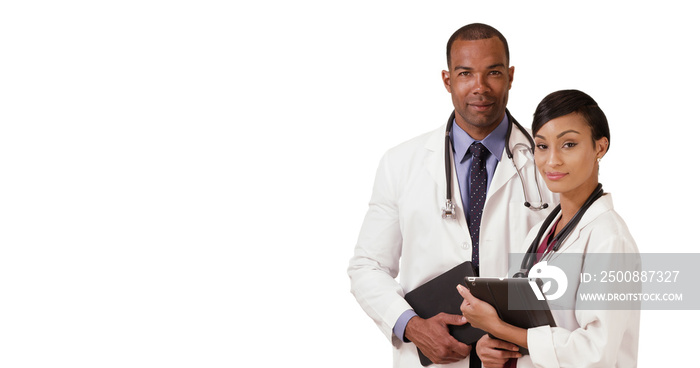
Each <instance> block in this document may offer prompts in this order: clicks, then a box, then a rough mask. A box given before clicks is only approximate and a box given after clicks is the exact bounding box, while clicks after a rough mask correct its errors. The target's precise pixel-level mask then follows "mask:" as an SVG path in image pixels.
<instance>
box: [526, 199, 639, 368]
mask: <svg viewBox="0 0 700 368" xmlns="http://www.w3.org/2000/svg"><path fill="white" fill-rule="evenodd" d="M551 226H552V225H550V228H551ZM539 228H540V225H537V226H535V228H533V229H532V231H531V232H530V234H529V235H528V237H527V240H526V241H525V242H524V243H523V244H525V245H524V247H523V249H522V251H523V252H526V251H527V247H528V246H529V245H530V243H532V241H533V239H534V238H535V236H536V235H537V231H538V230H539ZM548 231H549V229H548ZM547 233H548V232H547ZM547 233H545V234H547ZM564 253H568V254H574V255H576V256H578V255H580V256H581V257H582V261H584V262H581V263H579V265H581V264H583V266H581V268H580V270H573V272H572V270H571V269H568V270H566V272H567V274H574V275H580V274H581V272H589V271H590V269H596V270H599V269H600V268H601V265H599V264H597V265H591V264H590V263H591V262H589V263H586V262H585V257H586V256H585V254H586V253H589V254H590V253H628V254H629V253H633V254H638V253H639V251H638V250H637V245H636V243H635V242H634V239H633V238H632V235H630V233H629V230H628V229H627V225H625V222H624V221H623V220H622V218H621V217H620V216H619V215H618V214H617V213H616V212H615V210H614V209H613V203H612V197H611V196H610V194H606V195H604V196H603V197H601V198H599V199H598V200H597V201H595V202H594V203H593V205H591V207H590V208H589V209H588V211H586V213H585V215H584V216H583V218H582V219H581V221H580V222H579V224H578V225H577V226H576V228H575V229H574V230H573V232H572V233H571V235H569V237H568V239H566V240H565V241H564V243H563V244H562V246H561V248H560V249H559V251H558V252H556V253H555V254H554V256H553V257H552V259H549V260H548V261H547V262H548V265H555V266H556V265H557V264H558V259H557V255H558V254H564ZM628 258H631V259H638V257H636V256H635V257H628ZM563 259H564V257H561V258H560V259H559V260H560V261H561V262H564V260H563ZM567 260H570V258H568V259H567ZM570 264H571V263H570V262H567V265H568V266H570ZM564 267H566V266H562V267H560V268H562V269H563V268H564ZM596 285H598V286H599V285H602V284H596ZM577 286H580V285H579V284H578V279H575V280H574V285H573V287H574V288H576V287H577ZM598 286H595V287H598ZM579 292H580V290H579ZM576 294H578V293H567V295H569V296H570V298H569V300H557V301H555V302H554V303H555V304H559V305H568V306H572V305H574V298H576ZM552 303H553V302H550V305H551V304H552ZM552 309H553V310H552V314H553V316H554V321H555V322H556V324H557V327H549V326H542V327H537V328H531V329H529V330H528V334H527V343H528V349H529V351H530V355H529V356H524V357H522V358H520V359H518V365H517V366H518V368H528V367H577V368H584V367H625V368H628V367H636V366H637V348H638V344H639V309H636V310H571V309H569V310H561V309H556V308H554V307H553V308H552Z"/></svg>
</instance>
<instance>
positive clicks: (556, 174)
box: [544, 172, 567, 180]
mask: <svg viewBox="0 0 700 368" xmlns="http://www.w3.org/2000/svg"><path fill="white" fill-rule="evenodd" d="M544 175H545V176H546V177H547V179H549V180H559V179H561V178H563V177H565V176H566V175H567V174H566V173H561V172H545V173H544Z"/></svg>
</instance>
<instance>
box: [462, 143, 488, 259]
mask: <svg viewBox="0 0 700 368" xmlns="http://www.w3.org/2000/svg"><path fill="white" fill-rule="evenodd" d="M467 152H471V154H472V165H471V169H470V170H469V176H470V178H471V179H470V182H469V188H470V189H469V214H468V216H467V224H468V225H469V234H470V235H471V238H472V265H473V266H474V267H479V230H480V228H481V213H482V212H483V210H484V202H485V201H486V186H487V181H486V155H488V150H487V149H486V147H484V145H483V144H481V143H480V142H474V143H472V145H471V146H470V147H469V150H468V151H467Z"/></svg>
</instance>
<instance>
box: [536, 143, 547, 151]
mask: <svg viewBox="0 0 700 368" xmlns="http://www.w3.org/2000/svg"><path fill="white" fill-rule="evenodd" d="M535 147H537V149H538V150H545V149H547V145H546V144H538V145H536V146H535Z"/></svg>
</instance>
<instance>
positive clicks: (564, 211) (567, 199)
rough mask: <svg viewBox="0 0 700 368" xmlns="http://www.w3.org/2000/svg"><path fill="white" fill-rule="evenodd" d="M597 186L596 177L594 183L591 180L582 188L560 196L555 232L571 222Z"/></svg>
mask: <svg viewBox="0 0 700 368" xmlns="http://www.w3.org/2000/svg"><path fill="white" fill-rule="evenodd" d="M597 186H598V178H597V177H596V178H595V181H593V180H591V181H590V183H586V184H585V185H584V186H582V187H579V188H578V189H576V190H574V191H571V192H568V193H561V194H560V196H559V199H560V201H561V220H560V221H559V225H558V226H557V232H558V231H559V230H561V228H563V227H564V225H566V224H567V223H568V222H569V221H571V219H572V218H573V217H574V215H575V214H576V212H578V210H580V209H581V207H583V204H584V203H586V200H587V199H588V197H590V196H591V194H592V193H593V191H594V190H595V188H596V187H597Z"/></svg>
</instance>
